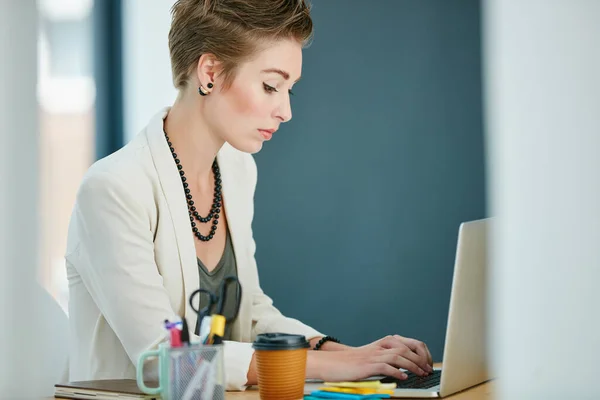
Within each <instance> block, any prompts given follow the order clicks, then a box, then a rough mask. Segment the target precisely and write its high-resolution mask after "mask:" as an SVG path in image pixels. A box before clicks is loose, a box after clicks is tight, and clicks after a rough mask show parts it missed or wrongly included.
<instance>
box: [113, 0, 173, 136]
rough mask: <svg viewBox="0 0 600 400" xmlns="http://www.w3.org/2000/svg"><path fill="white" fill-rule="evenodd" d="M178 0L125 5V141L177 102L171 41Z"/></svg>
mask: <svg viewBox="0 0 600 400" xmlns="http://www.w3.org/2000/svg"><path fill="white" fill-rule="evenodd" d="M173 3H174V0H126V1H124V2H123V6H124V9H123V25H124V27H123V53H124V54H123V63H124V74H123V89H124V92H125V93H124V108H125V112H124V119H125V121H124V123H125V141H126V142H127V141H129V140H130V139H131V138H132V137H133V136H135V135H136V134H137V133H138V132H139V131H140V129H142V128H143V127H144V126H145V125H146V123H147V122H148V120H149V119H150V117H152V115H153V114H154V113H156V112H157V111H158V110H159V109H160V108H162V107H164V106H169V105H171V104H172V103H173V101H175V98H176V96H177V91H176V90H175V88H174V87H173V84H172V81H171V63H170V60H169V47H168V38H167V35H168V33H169V28H170V25H171V13H170V9H171V6H172V5H173Z"/></svg>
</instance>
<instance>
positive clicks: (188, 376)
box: [163, 345, 225, 400]
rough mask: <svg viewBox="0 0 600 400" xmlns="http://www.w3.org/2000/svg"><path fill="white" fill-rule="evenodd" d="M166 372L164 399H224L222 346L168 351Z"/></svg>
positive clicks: (200, 346)
mask: <svg viewBox="0 0 600 400" xmlns="http://www.w3.org/2000/svg"><path fill="white" fill-rule="evenodd" d="M166 368H168V371H166V373H167V376H168V377H169V380H168V382H169V384H168V387H167V392H168V393H166V394H167V399H170V400H171V399H172V400H175V399H177V400H224V399H225V373H224V370H223V368H224V366H223V346H222V345H217V346H202V345H192V346H189V347H178V348H172V349H169V350H168V351H167V365H166ZM164 398H165V396H164V395H163V399H164Z"/></svg>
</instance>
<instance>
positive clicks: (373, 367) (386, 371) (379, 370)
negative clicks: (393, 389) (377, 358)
mask: <svg viewBox="0 0 600 400" xmlns="http://www.w3.org/2000/svg"><path fill="white" fill-rule="evenodd" d="M367 375H368V376H374V375H384V376H391V377H394V378H396V379H400V380H404V379H406V378H408V375H406V374H405V373H404V372H402V371H401V370H399V369H398V368H394V367H392V366H391V365H389V364H387V363H384V362H382V363H374V364H370V365H369V372H367Z"/></svg>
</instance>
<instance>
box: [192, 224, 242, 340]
mask: <svg viewBox="0 0 600 400" xmlns="http://www.w3.org/2000/svg"><path fill="white" fill-rule="evenodd" d="M198 275H199V278H200V289H206V290H208V291H210V292H212V293H214V294H215V295H217V296H218V295H219V288H220V285H221V282H223V278H225V277H227V276H235V277H237V264H236V261H235V253H234V252H233V244H232V243H231V235H230V234H229V229H228V230H227V237H226V238H225V250H224V251H223V255H222V256H221V259H220V260H219V263H218V264H217V266H216V267H215V269H213V270H212V271H210V272H209V271H208V269H206V267H205V266H204V264H203V263H202V261H201V260H200V259H199V258H198ZM235 296H236V291H235V290H230V291H228V292H227V297H228V298H227V299H226V300H225V310H224V314H225V315H233V314H234V312H235V311H234V309H233V308H234V306H235V303H236V298H235ZM207 302H208V299H207V296H206V295H202V296H200V304H199V307H200V308H199V309H201V308H203V307H206V305H207ZM231 325H232V324H230V323H228V324H227V325H226V326H225V336H224V337H223V340H230V338H231ZM199 330H200V326H199V324H198V323H197V322H196V329H195V333H196V335H197V334H198V331H199Z"/></svg>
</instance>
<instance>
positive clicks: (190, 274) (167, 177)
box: [147, 108, 198, 327]
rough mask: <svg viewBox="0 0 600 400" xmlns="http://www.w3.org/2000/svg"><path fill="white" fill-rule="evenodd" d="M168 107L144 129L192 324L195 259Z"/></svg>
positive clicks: (194, 315) (194, 316)
mask: <svg viewBox="0 0 600 400" xmlns="http://www.w3.org/2000/svg"><path fill="white" fill-rule="evenodd" d="M168 110H169V108H165V109H163V110H161V112H159V113H158V114H156V115H155V116H154V117H153V118H152V120H151V121H150V123H149V125H148V128H147V137H148V145H149V147H150V152H151V154H152V158H153V160H154V166H155V167H156V171H157V173H158V178H159V180H160V184H161V188H162V191H163V194H164V196H165V198H166V200H167V205H168V208H169V212H170V214H171V218H172V221H173V230H174V231H175V239H176V241H177V247H178V250H179V262H180V265H181V272H182V275H183V286H184V292H185V293H184V296H185V297H184V299H183V300H184V313H185V318H186V319H187V321H188V324H189V326H190V327H193V326H194V325H195V323H196V319H197V318H198V316H197V315H196V313H195V312H194V310H192V308H191V307H189V305H188V299H189V298H190V295H191V294H192V292H193V291H194V290H196V289H198V262H197V260H196V248H195V246H194V237H193V235H192V228H191V225H190V218H189V215H188V209H187V202H186V199H185V192H184V190H183V185H182V184H181V178H180V177H179V172H178V170H177V166H176V165H175V162H174V161H173V156H172V155H171V151H170V150H169V146H168V144H167V141H166V139H165V134H164V127H163V120H164V118H165V116H166V115H167V113H168Z"/></svg>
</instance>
